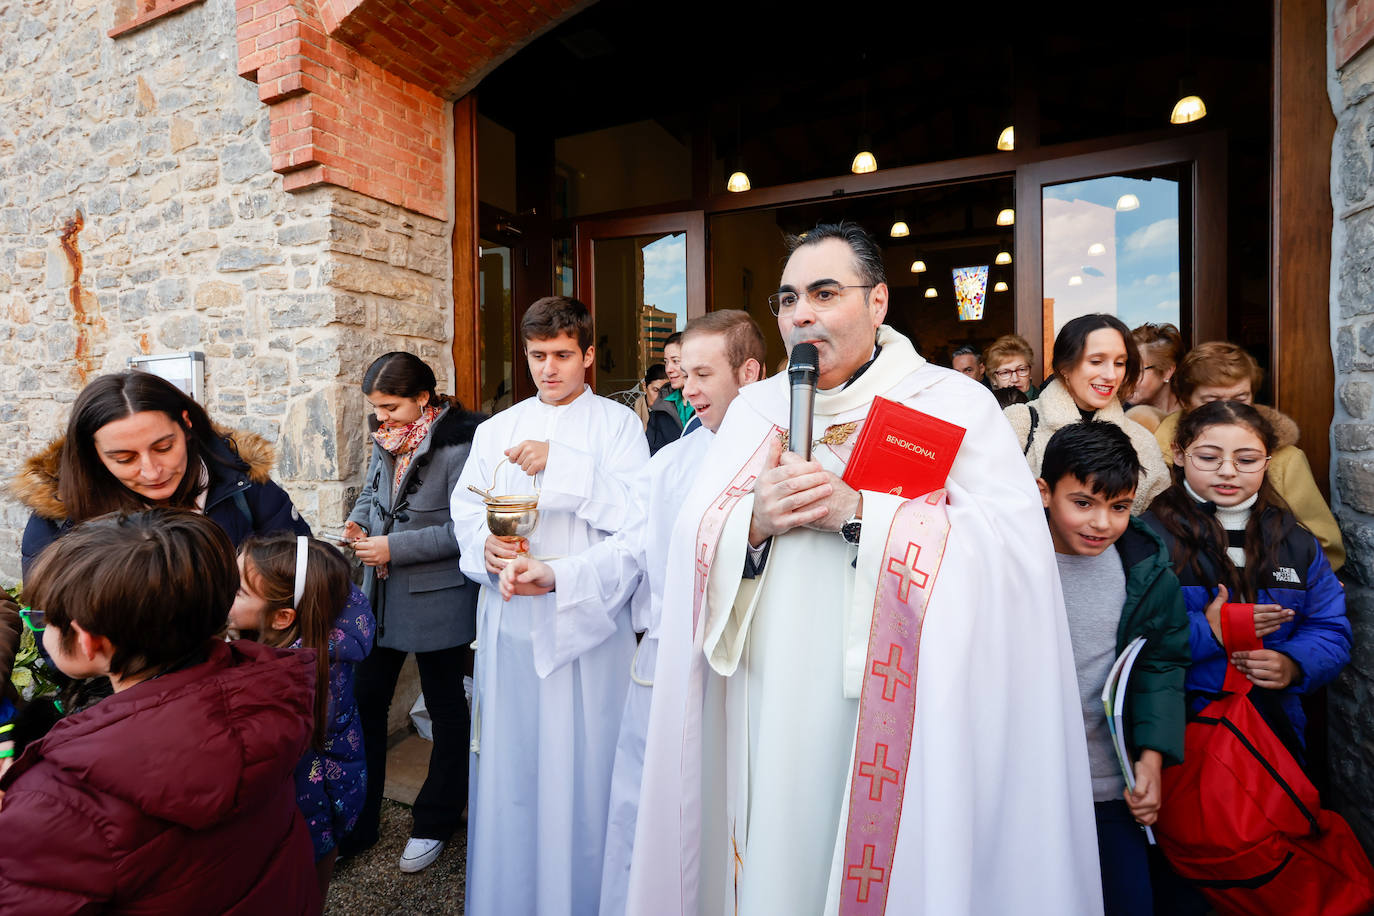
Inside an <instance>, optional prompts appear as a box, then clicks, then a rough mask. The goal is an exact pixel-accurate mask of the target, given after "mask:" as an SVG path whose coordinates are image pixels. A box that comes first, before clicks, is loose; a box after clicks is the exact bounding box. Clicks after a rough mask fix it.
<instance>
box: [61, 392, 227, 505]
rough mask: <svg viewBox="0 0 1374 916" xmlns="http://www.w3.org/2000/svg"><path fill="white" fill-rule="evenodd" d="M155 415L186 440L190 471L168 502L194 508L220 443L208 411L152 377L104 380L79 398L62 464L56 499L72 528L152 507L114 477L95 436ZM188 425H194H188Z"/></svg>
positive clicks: (73, 411) (65, 443) (187, 471)
mask: <svg viewBox="0 0 1374 916" xmlns="http://www.w3.org/2000/svg"><path fill="white" fill-rule="evenodd" d="M144 411H156V412H158V413H160V414H163V415H165V416H166V417H167V418H168V419H169V420H171V421H172V422H173V423H174V424H176V426H177V428H178V429H180V430H181V431H182V433H183V434H184V435H185V436H186V471H185V473H183V474H182V476H181V484H180V485H179V486H178V487H177V488H176V492H174V493H173V494H172V496H171V498H170V499H169V500H168V501H167V503H168V505H169V506H170V507H172V508H179V509H188V508H194V506H195V502H196V497H197V496H198V495H199V494H200V491H201V489H202V488H201V483H200V465H201V462H203V461H209V460H212V459H213V457H214V451H213V442H214V439H216V438H217V436H216V434H215V430H214V427H213V426H212V425H211V423H210V417H209V415H207V414H206V413H205V408H203V407H201V406H200V405H199V404H197V403H196V401H195V399H194V398H191V397H189V396H188V395H187V394H186V393H185V392H183V391H182V390H181V389H180V388H178V387H176V386H175V385H173V384H172V383H171V382H169V381H167V380H165V379H162V378H159V377H157V376H156V375H152V374H151V373H148V372H139V371H129V372H117V373H114V374H112V375H102V376H100V377H99V378H97V379H95V380H94V381H92V382H91V383H90V384H89V385H87V386H86V387H85V388H83V389H81V393H80V394H79V395H77V397H76V403H75V404H73V405H72V414H71V418H70V419H69V420H68V421H67V436H66V438H65V439H64V440H63V444H62V455H61V457H60V458H59V459H58V472H57V498H58V499H59V500H61V502H62V506H63V508H64V509H65V510H66V513H67V518H68V519H69V520H70V521H71V522H72V523H73V524H76V523H78V522H83V521H85V520H86V519H88V518H94V517H96V516H97V515H104V514H106V513H107V512H117V511H124V512H138V511H141V510H143V509H147V508H149V504H148V501H147V500H146V499H144V498H143V497H142V496H139V495H138V494H137V493H135V492H134V491H133V490H130V489H129V488H128V487H126V486H124V484H122V483H120V482H119V480H118V479H117V478H116V477H115V476H114V475H113V474H111V473H110V472H109V470H108V469H107V468H106V467H105V464H104V462H102V461H101V460H100V455H99V454H98V453H97V452H96V448H95V434H96V433H97V432H99V431H100V429H101V428H102V427H104V426H105V425H107V424H109V423H113V422H115V421H116V420H123V419H125V418H127V417H131V416H133V415H134V414H136V413H143V412H144ZM188 424H189V425H188Z"/></svg>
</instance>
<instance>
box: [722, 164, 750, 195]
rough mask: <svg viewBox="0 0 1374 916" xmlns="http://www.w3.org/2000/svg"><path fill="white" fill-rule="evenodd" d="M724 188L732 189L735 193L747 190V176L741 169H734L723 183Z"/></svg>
mask: <svg viewBox="0 0 1374 916" xmlns="http://www.w3.org/2000/svg"><path fill="white" fill-rule="evenodd" d="M725 190H727V191H733V192H734V193H736V194H738V193H739V192H741V191H747V190H749V176H748V175H746V174H745V173H744V170H743V169H736V170H735V171H734V172H733V173H732V174H731V175H730V180H729V181H727V182H726V183H725Z"/></svg>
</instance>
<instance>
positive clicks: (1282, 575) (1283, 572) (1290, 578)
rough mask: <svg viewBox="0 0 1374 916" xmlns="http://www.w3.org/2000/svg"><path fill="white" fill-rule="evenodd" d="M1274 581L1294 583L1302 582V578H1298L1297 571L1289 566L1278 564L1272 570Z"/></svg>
mask: <svg viewBox="0 0 1374 916" xmlns="http://www.w3.org/2000/svg"><path fill="white" fill-rule="evenodd" d="M1274 581H1275V582H1291V583H1292V584H1294V585H1300V584H1302V580H1301V579H1299V578H1298V571H1297V570H1296V569H1293V568H1292V567H1291V566H1280V567H1279V568H1278V569H1276V570H1274Z"/></svg>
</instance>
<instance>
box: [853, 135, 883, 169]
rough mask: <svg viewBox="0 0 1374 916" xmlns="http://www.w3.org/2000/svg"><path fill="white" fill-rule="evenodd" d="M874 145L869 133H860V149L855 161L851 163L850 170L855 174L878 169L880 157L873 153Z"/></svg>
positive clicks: (855, 155)
mask: <svg viewBox="0 0 1374 916" xmlns="http://www.w3.org/2000/svg"><path fill="white" fill-rule="evenodd" d="M872 146H873V140H872V138H871V137H869V136H868V134H860V135H859V151H858V152H857V153H855V154H854V161H853V162H852V163H850V165H849V171H851V172H853V173H854V174H855V175H864V174H867V173H868V172H876V171H878V158H877V157H876V156H874V155H873V152H872V150H871V149H870V147H872Z"/></svg>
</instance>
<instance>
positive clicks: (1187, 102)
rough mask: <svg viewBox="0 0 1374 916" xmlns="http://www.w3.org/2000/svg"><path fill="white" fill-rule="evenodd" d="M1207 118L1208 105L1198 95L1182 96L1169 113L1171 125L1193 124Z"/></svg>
mask: <svg viewBox="0 0 1374 916" xmlns="http://www.w3.org/2000/svg"><path fill="white" fill-rule="evenodd" d="M1205 117H1207V103H1205V102H1203V101H1202V97H1201V96H1198V95H1185V96H1181V97H1180V98H1179V100H1178V101H1177V102H1175V103H1174V110H1173V111H1172V112H1170V113H1169V123H1170V124H1191V123H1193V122H1194V121H1201V120H1202V119H1203V118H1205Z"/></svg>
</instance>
